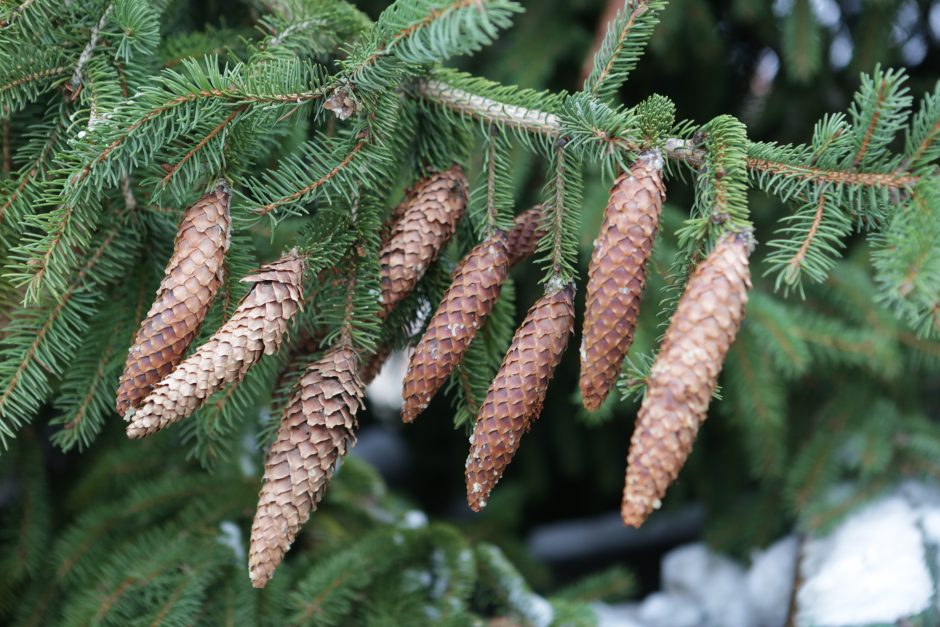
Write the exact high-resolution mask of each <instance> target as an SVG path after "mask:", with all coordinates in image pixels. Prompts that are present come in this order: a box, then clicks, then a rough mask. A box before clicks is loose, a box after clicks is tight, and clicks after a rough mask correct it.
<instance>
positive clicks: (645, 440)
mask: <svg viewBox="0 0 940 627" xmlns="http://www.w3.org/2000/svg"><path fill="white" fill-rule="evenodd" d="M752 245H753V239H752V237H751V235H750V233H736V234H729V235H726V236H725V237H723V238H722V239H721V240H720V241H719V242H718V244H717V245H716V246H715V248H714V250H712V252H711V254H709V255H708V257H706V258H705V260H704V261H702V262H701V263H700V264H699V265H698V267H697V268H696V269H695V272H694V273H693V274H692V276H691V277H690V278H689V282H688V285H687V286H686V288H685V292H684V293H683V294H682V298H681V299H680V300H679V305H678V307H677V308H676V312H675V314H673V316H672V320H671V321H670V322H669V328H668V330H667V331H666V336H665V337H664V338H663V342H662V346H661V347H660V350H659V355H658V356H657V357H656V361H655V362H654V364H653V368H652V370H651V371H650V376H649V379H648V381H647V386H646V395H645V396H644V397H643V403H642V405H641V406H640V411H639V414H638V415H637V422H636V426H635V428H634V431H633V437H632V439H631V440H630V454H629V456H628V458H627V463H628V465H627V477H626V485H625V486H624V491H623V503H622V506H621V516H622V517H623V522H624V524H626V525H631V526H633V527H639V526H640V525H641V524H643V521H645V520H646V518H647V517H648V516H649V515H650V514H651V513H652V511H653V510H654V509H656V508H657V507H659V504H660V500H661V499H662V498H663V496H665V494H666V489H667V488H668V487H669V484H671V483H672V482H673V481H674V480H675V478H676V476H677V475H678V474H679V470H680V469H681V468H682V466H683V465H684V464H685V460H686V458H688V456H689V453H690V452H691V451H692V443H693V441H694V440H695V435H696V433H697V432H698V429H699V426H700V425H701V424H702V422H703V421H704V420H705V417H706V410H707V409H708V402H709V400H710V399H711V396H712V393H713V392H714V390H715V385H717V383H718V373H719V372H720V371H721V366H722V364H723V363H724V360H725V355H727V353H728V349H729V348H730V347H731V343H732V342H733V341H734V337H735V335H736V334H737V332H738V328H739V327H740V326H741V319H742V318H743V317H744V306H745V304H746V303H747V290H748V288H750V286H751V275H750V271H749V269H748V260H747V258H748V254H749V252H750V248H751V246H752Z"/></svg>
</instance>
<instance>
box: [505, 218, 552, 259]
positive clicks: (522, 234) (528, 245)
mask: <svg viewBox="0 0 940 627" xmlns="http://www.w3.org/2000/svg"><path fill="white" fill-rule="evenodd" d="M544 215H545V208H544V207H543V206H542V205H535V206H534V207H532V208H531V209H528V210H526V211H523V212H522V213H520V214H519V215H518V216H516V222H515V225H514V226H513V227H512V228H511V229H510V230H508V231H506V249H507V250H508V251H509V265H510V266H514V265H516V264H517V263H520V262H522V261H525V260H526V259H528V258H529V257H530V256H531V255H532V253H534V252H535V247H536V246H538V243H539V240H540V239H542V236H543V235H545V230H544V229H543V228H542V218H543V217H544Z"/></svg>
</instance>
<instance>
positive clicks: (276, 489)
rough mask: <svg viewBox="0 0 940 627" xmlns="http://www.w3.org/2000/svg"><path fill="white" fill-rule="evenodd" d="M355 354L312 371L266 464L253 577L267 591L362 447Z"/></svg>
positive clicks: (347, 352)
mask: <svg viewBox="0 0 940 627" xmlns="http://www.w3.org/2000/svg"><path fill="white" fill-rule="evenodd" d="M358 368H359V364H358V359H357V357H356V353H355V351H353V350H352V349H350V348H344V347H339V348H336V349H333V350H331V351H330V352H328V353H327V354H326V355H324V356H323V357H322V358H321V359H320V360H319V361H317V362H315V363H313V364H311V365H310V367H309V368H307V371H306V372H305V373H304V376H303V377H302V378H301V379H300V382H299V384H298V386H297V388H296V391H295V392H294V396H293V398H292V399H291V402H290V404H289V405H288V406H287V408H286V409H285V411H284V417H283V418H282V420H281V426H280V428H279V429H278V432H277V436H276V438H275V440H274V444H272V445H271V448H270V449H269V450H268V454H267V458H266V460H265V463H264V483H263V484H262V486H261V493H260V494H259V496H258V508H257V510H256V511H255V519H254V522H253V523H252V525H251V547H250V549H249V554H248V576H249V577H250V579H251V584H252V585H253V586H254V587H255V588H263V587H264V586H265V585H266V584H267V583H268V580H269V579H271V576H272V575H273V574H274V570H275V569H276V568H277V566H278V564H280V563H281V560H283V559H284V554H285V553H287V550H288V549H289V548H290V545H291V544H292V543H293V541H294V538H296V537H297V532H298V531H299V530H300V527H301V526H303V524H304V523H305V522H307V519H308V518H310V514H311V513H312V512H313V511H314V510H316V508H317V504H318V503H319V502H320V499H321V498H323V494H324V492H326V488H327V485H328V484H329V482H330V478H331V477H332V476H333V471H334V470H335V469H336V466H337V464H338V463H339V461H340V459H341V458H342V457H343V456H344V455H346V451H347V450H348V449H349V448H351V447H352V446H354V445H355V443H356V428H357V422H356V412H358V411H359V409H360V408H361V407H362V396H363V387H364V386H363V383H362V381H361V380H360V379H359V376H358V375H357V374H356V373H357V371H358Z"/></svg>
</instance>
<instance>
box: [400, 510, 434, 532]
mask: <svg viewBox="0 0 940 627" xmlns="http://www.w3.org/2000/svg"><path fill="white" fill-rule="evenodd" d="M401 526H402V527H404V528H405V529H420V528H422V527H427V526H428V516H427V514H425V513H424V512H422V511H421V510H419V509H413V510H411V511H408V512H405V515H404V516H403V517H402V519H401Z"/></svg>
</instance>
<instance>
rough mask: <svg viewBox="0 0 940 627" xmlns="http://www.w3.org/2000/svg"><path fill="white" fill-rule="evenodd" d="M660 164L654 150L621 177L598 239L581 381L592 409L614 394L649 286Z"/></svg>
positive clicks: (660, 198) (662, 194)
mask: <svg viewBox="0 0 940 627" xmlns="http://www.w3.org/2000/svg"><path fill="white" fill-rule="evenodd" d="M662 168H663V159H662V157H661V156H660V154H659V153H658V152H650V153H645V154H643V155H640V158H639V159H637V161H636V163H635V164H634V165H633V167H632V168H631V169H630V171H629V172H624V173H623V174H621V175H620V176H619V177H617V180H616V181H615V182H614V186H613V188H611V190H610V199H609V200H608V202H607V208H606V209H605V211H604V221H603V223H602V224H601V230H600V234H599V235H598V236H597V239H596V240H595V241H594V254H593V255H592V256H591V264H590V266H589V268H588V277H589V278H588V285H587V295H586V302H585V306H584V327H583V330H582V334H581V338H582V339H581V351H580V352H581V377H580V382H579V383H580V387H581V397H582V399H583V402H584V406H585V407H586V408H587V409H589V410H592V411H594V410H597V409H598V408H599V407H600V406H601V403H603V402H604V399H605V398H607V395H608V394H609V393H610V389H611V387H613V384H614V381H615V380H616V379H617V374H618V373H619V372H620V365H621V364H622V363H623V358H624V357H626V355H627V351H628V350H629V348H630V344H631V343H632V342H633V333H634V331H635V330H636V319H637V316H638V315H639V313H640V298H641V297H642V295H643V288H644V286H645V285H646V264H647V262H648V261H649V258H650V253H651V252H652V251H653V240H654V239H655V238H656V230H657V229H658V227H659V212H660V210H661V209H662V206H663V199H664V197H665V188H664V187H663V177H662Z"/></svg>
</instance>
